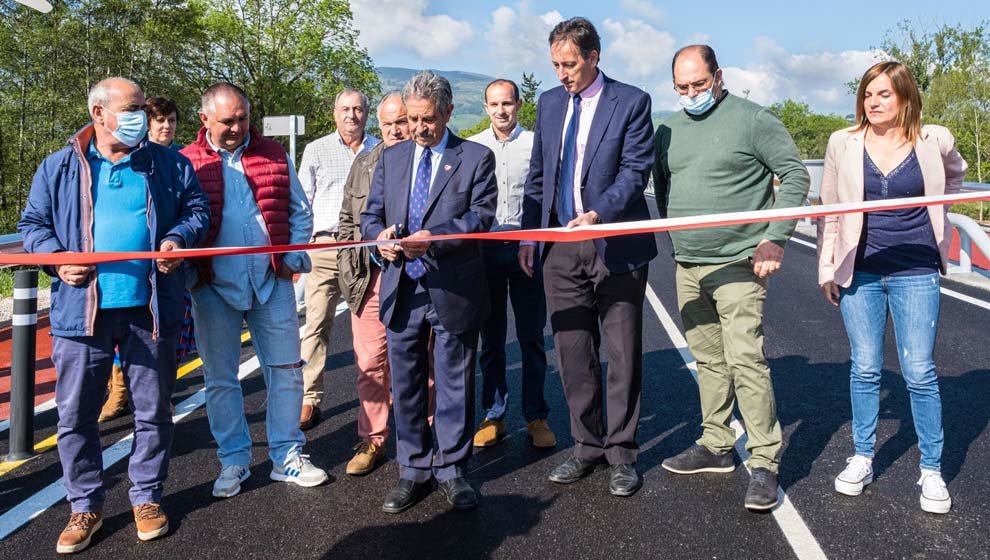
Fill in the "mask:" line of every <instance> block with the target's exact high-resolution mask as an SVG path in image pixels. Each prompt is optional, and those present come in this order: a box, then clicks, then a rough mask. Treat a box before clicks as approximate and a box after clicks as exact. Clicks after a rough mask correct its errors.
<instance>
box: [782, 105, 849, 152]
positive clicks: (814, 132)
mask: <svg viewBox="0 0 990 560" xmlns="http://www.w3.org/2000/svg"><path fill="white" fill-rule="evenodd" d="M770 111H771V112H773V114H774V115H776V116H777V118H779V119H780V120H781V122H783V123H784V126H785V127H786V128H787V131H788V132H789V133H790V134H791V137H792V138H794V143H795V144H796V145H797V148H798V152H799V153H800V154H801V157H802V158H803V159H822V158H824V157H825V147H826V146H827V145H828V137H829V136H830V135H831V134H832V133H833V132H835V131H836V130H840V129H842V128H846V127H847V126H849V121H847V120H846V119H845V118H843V117H840V116H839V115H820V114H817V113H813V112H812V111H811V108H810V107H809V106H808V104H807V103H801V102H798V101H793V100H790V99H787V100H785V101H781V102H780V103H775V104H773V105H771V106H770Z"/></svg>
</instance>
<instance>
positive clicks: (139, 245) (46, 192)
mask: <svg viewBox="0 0 990 560" xmlns="http://www.w3.org/2000/svg"><path fill="white" fill-rule="evenodd" d="M89 114H90V117H91V118H92V124H90V125H87V126H86V127H84V128H83V129H82V130H80V131H79V132H78V133H76V135H75V136H73V137H72V138H71V139H70V140H69V145H68V146H67V147H66V148H63V149H62V150H59V151H58V152H56V153H55V154H53V155H51V156H49V157H48V158H46V159H45V161H44V162H43V163H42V164H41V166H40V167H39V168H38V172H37V174H36V175H35V178H34V183H33V184H32V185H31V193H30V195H29V198H28V203H27V208H26V209H25V210H24V214H23V215H22V217H21V220H20V222H19V223H18V230H19V231H20V232H21V234H22V235H23V236H24V248H25V250H26V251H27V252H29V253H59V252H83V253H91V252H104V251H114V252H128V251H153V250H155V249H158V250H161V251H173V250H175V249H182V248H186V247H192V246H194V245H196V243H198V242H199V241H200V240H201V239H202V238H203V236H204V235H205V234H206V229H207V226H208V223H209V208H208V204H207V200H206V197H205V196H204V195H203V192H202V191H201V190H200V187H199V182H198V181H197V180H196V175H195V173H194V172H193V169H192V166H190V165H189V160H187V159H186V158H184V157H182V156H180V155H179V154H178V153H176V152H175V151H173V150H171V149H169V148H166V147H164V146H159V145H157V144H154V143H152V142H149V141H148V138H147V131H148V121H147V117H146V115H145V99H144V93H142V92H141V89H140V88H139V87H138V86H137V84H135V83H134V82H132V81H130V80H127V79H124V78H107V79H105V80H102V81H100V82H99V83H97V84H96V85H95V86H93V89H92V90H90V93H89ZM181 261H182V259H181V258H180V259H157V260H155V261H151V260H128V261H121V262H113V263H101V264H98V265H95V266H87V265H55V266H46V267H44V270H45V272H47V273H48V274H50V275H52V277H53V279H52V306H51V313H50V316H49V317H50V319H51V332H52V337H53V340H52V362H53V363H54V364H55V369H56V370H57V371H58V381H57V383H56V385H55V402H56V403H58V454H59V460H60V461H61V462H62V470H63V472H64V473H65V490H66V495H67V496H68V499H69V503H70V504H71V506H72V515H71V516H70V518H69V524H68V525H67V526H66V528H65V530H63V531H62V534H61V535H59V538H58V544H57V546H56V550H57V551H58V552H59V553H74V552H79V551H81V550H83V549H84V548H86V547H87V546H89V543H90V539H91V538H92V536H93V533H95V532H96V531H97V530H99V528H100V527H101V526H102V524H103V519H102V515H103V514H102V511H103V502H104V494H105V490H104V487H103V455H102V449H101V445H100V433H99V428H98V426H97V418H98V417H99V414H100V405H101V404H102V403H103V394H104V392H105V391H106V388H107V380H108V379H109V377H110V370H111V367H112V366H113V360H114V348H115V347H116V348H118V349H119V351H120V360H121V362H122V364H123V370H124V372H125V374H124V383H125V384H126V386H127V390H128V391H129V392H130V400H131V402H132V404H133V407H134V443H133V446H132V450H131V459H130V465H129V467H128V471H127V475H128V478H130V480H131V484H132V486H131V488H130V490H129V492H128V494H129V496H130V500H131V505H132V508H133V512H134V520H135V524H136V525H137V534H138V538H139V539H141V540H149V539H154V538H157V537H159V536H161V535H164V534H165V533H167V532H168V517H167V516H166V515H165V512H164V511H163V509H162V507H161V501H162V494H163V491H164V490H163V487H164V483H165V478H166V476H167V473H168V461H169V450H170V447H171V445H172V435H173V430H174V426H173V425H172V413H171V403H170V401H171V397H172V390H173V389H174V387H175V376H176V358H175V345H176V340H177V339H178V336H179V327H180V326H181V325H182V311H183V307H182V294H183V288H184V285H185V282H184V280H183V275H182V273H181V271H179V272H176V270H177V269H178V267H179V265H180V263H181Z"/></svg>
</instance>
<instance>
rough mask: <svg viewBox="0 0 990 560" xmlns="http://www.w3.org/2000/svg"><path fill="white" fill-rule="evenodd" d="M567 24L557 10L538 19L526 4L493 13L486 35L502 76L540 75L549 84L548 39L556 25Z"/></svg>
mask: <svg viewBox="0 0 990 560" xmlns="http://www.w3.org/2000/svg"><path fill="white" fill-rule="evenodd" d="M563 20H564V16H563V15H561V13H560V12H558V11H557V10H552V11H549V12H546V13H545V14H541V15H536V14H533V13H532V12H531V11H530V10H529V5H528V3H526V2H521V3H519V4H517V6H516V7H515V8H513V7H509V6H499V7H498V8H496V9H495V11H493V12H492V20H491V25H490V26H489V27H488V31H487V32H486V33H485V38H486V39H487V40H488V45H489V47H490V54H491V59H490V60H491V63H492V64H494V65H497V66H496V68H494V69H497V71H498V73H499V74H500V75H503V76H515V75H516V74H517V73H521V72H536V74H537V75H538V76H539V77H540V79H542V80H544V83H546V78H547V77H549V76H552V74H549V76H548V69H549V68H550V47H549V45H548V44H547V38H548V37H549V36H550V31H551V30H552V29H553V27H554V26H555V25H557V24H558V23H559V22H561V21H563Z"/></svg>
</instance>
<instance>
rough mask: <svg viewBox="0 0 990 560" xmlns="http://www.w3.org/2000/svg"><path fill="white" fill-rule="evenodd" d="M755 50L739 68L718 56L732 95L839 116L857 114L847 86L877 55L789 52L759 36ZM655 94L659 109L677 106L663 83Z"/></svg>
mask: <svg viewBox="0 0 990 560" xmlns="http://www.w3.org/2000/svg"><path fill="white" fill-rule="evenodd" d="M754 51H755V53H756V56H755V58H754V59H753V60H752V61H750V62H749V63H747V64H743V65H741V66H731V65H730V66H726V65H725V64H726V63H727V62H731V61H732V57H731V55H729V54H726V53H719V59H720V62H721V63H722V64H723V66H722V72H723V75H724V77H725V83H726V85H727V86H728V87H729V90H730V91H732V92H733V93H734V94H736V95H740V96H744V97H748V98H749V99H750V100H751V101H754V102H756V103H759V104H760V105H771V104H773V103H777V102H779V101H783V100H785V99H793V100H795V101H800V102H803V103H807V104H808V105H810V106H811V109H812V110H813V111H816V112H822V113H837V114H840V115H845V114H848V113H851V112H853V111H854V110H855V108H854V106H853V105H854V102H855V100H854V96H853V95H852V94H850V93H849V92H848V91H847V89H846V83H847V82H849V81H850V80H852V79H854V78H857V77H859V76H860V75H862V74H863V72H864V71H865V70H866V69H867V68H869V67H870V66H872V65H873V64H874V63H875V62H876V61H877V54H876V53H875V52H873V51H866V50H863V51H857V50H849V51H841V52H829V51H825V52H818V53H812V54H793V53H790V52H788V51H787V50H786V49H784V48H783V47H781V46H780V45H778V44H777V43H776V42H774V41H773V40H772V39H770V38H768V37H757V38H756V39H755V40H754ZM654 96H655V97H654V99H655V100H656V101H657V103H656V105H657V107H658V108H662V109H669V110H674V109H678V108H679V105H678V103H677V95H675V94H674V93H673V92H672V91H671V90H670V88H669V87H666V86H665V85H662V86H660V87H658V88H657V89H656V90H655V93H654Z"/></svg>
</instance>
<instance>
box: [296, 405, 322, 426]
mask: <svg viewBox="0 0 990 560" xmlns="http://www.w3.org/2000/svg"><path fill="white" fill-rule="evenodd" d="M319 421H320V407H319V406H316V405H312V404H309V403H303V405H302V411H300V412H299V429H300V430H303V431H306V430H308V429H310V428H312V427H313V426H315V425H316V423H317V422H319Z"/></svg>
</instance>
